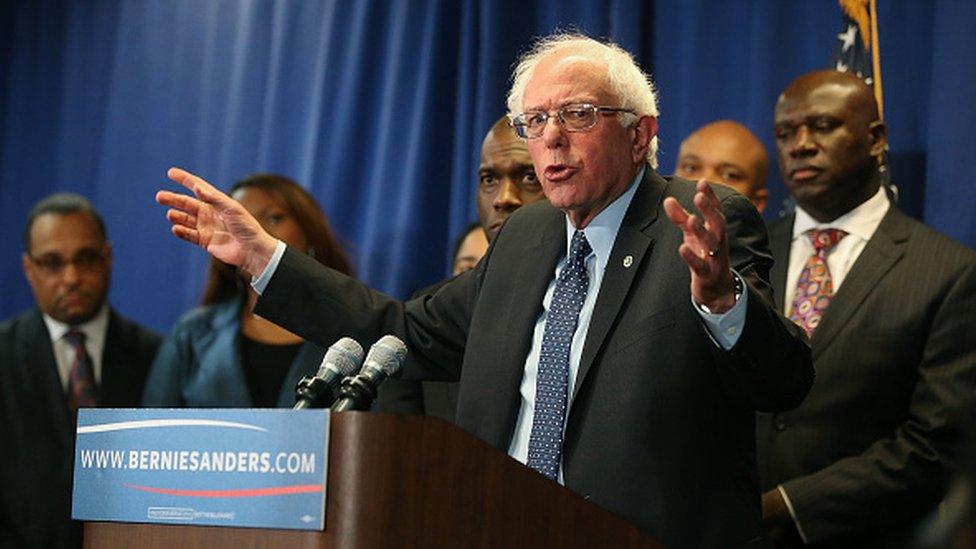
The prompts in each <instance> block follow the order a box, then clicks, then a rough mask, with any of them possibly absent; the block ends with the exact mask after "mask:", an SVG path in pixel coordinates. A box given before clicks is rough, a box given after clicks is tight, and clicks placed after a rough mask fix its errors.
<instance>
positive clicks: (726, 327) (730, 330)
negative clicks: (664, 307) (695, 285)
mask: <svg viewBox="0 0 976 549" xmlns="http://www.w3.org/2000/svg"><path fill="white" fill-rule="evenodd" d="M732 276H734V277H735V278H737V279H738V280H739V281H741V280H742V278H741V277H740V276H739V273H737V272H735V270H733V271H732ZM739 284H740V285H741V288H742V295H740V296H739V297H738V299H736V300H735V305H733V306H732V308H731V309H729V310H728V311H725V312H724V313H721V314H714V313H708V312H705V311H704V310H703V309H702V308H701V307H699V306H698V304H697V303H695V298H694V297H692V298H691V304H692V305H694V307H695V310H696V311H698V314H699V315H701V317H702V320H704V321H705V328H707V330H708V335H709V336H711V338H712V341H714V342H715V344H716V345H718V346H720V347H722V348H723V349H725V350H726V351H728V350H729V349H731V348H732V347H735V344H736V342H737V341H739V336H740V335H742V328H743V326H745V323H746V304H747V303H748V302H749V287H748V286H747V285H746V284H743V283H741V282H740V283H739Z"/></svg>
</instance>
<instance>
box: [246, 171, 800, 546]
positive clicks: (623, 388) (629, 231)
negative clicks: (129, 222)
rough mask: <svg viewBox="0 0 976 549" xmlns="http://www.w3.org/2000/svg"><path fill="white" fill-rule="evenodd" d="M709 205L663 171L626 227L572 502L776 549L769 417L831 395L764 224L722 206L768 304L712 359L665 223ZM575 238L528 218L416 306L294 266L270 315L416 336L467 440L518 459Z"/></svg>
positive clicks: (682, 540)
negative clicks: (813, 387) (767, 492)
mask: <svg viewBox="0 0 976 549" xmlns="http://www.w3.org/2000/svg"><path fill="white" fill-rule="evenodd" d="M694 192H695V191H694V185H693V184H692V183H691V182H688V181H684V180H678V179H674V180H665V179H663V178H661V177H660V176H658V175H657V174H656V173H654V172H653V171H652V170H651V169H649V168H648V170H647V175H646V176H645V178H644V181H643V182H641V183H640V187H639V189H638V190H637V192H636V194H635V196H634V199H633V202H632V203H631V205H630V208H629V209H628V211H627V213H626V215H625V217H624V220H623V223H622V225H621V228H620V231H619V233H618V235H617V238H616V241H615V243H614V246H613V250H612V252H611V256H610V260H609V263H608V265H607V270H606V273H605V275H604V279H603V283H602V287H601V289H600V294H599V296H598V298H597V301H596V306H595V309H594V311H593V317H592V320H591V322H590V325H589V330H588V333H587V338H586V342H585V344H584V348H583V352H582V359H581V361H580V365H579V373H578V375H577V381H576V386H575V387H573V392H574V400H573V403H572V407H571V409H570V411H569V418H568V422H567V426H566V433H565V444H564V458H563V473H564V478H565V483H566V486H567V487H569V488H570V489H572V490H574V491H576V492H578V493H580V494H582V495H583V496H584V497H586V498H588V499H591V500H592V501H594V502H595V503H597V504H599V505H601V506H603V507H605V508H607V509H609V510H610V511H612V512H615V513H617V514H619V515H620V516H622V517H624V518H625V519H628V520H630V521H632V522H633V523H635V524H637V525H638V526H640V527H641V528H643V529H645V530H646V531H648V532H650V533H651V534H652V535H655V536H657V537H658V538H660V539H661V540H662V541H664V542H665V543H666V544H667V545H668V546H673V547H735V546H745V545H762V544H763V543H764V540H763V526H762V523H761V520H760V509H759V492H758V481H757V478H756V469H755V446H754V435H755V422H754V413H755V410H757V409H762V410H780V409H788V408H792V407H794V406H796V405H797V404H798V403H799V402H800V401H801V400H802V398H803V396H804V395H805V394H806V392H807V391H808V390H809V387H810V384H811V382H812V377H813V371H812V368H811V363H810V357H809V348H808V347H807V345H806V343H805V342H804V341H803V340H802V339H801V338H800V337H798V335H797V334H798V329H797V328H796V327H795V326H794V325H793V324H792V323H791V322H789V321H788V320H786V319H785V318H783V316H782V315H780V314H777V313H776V312H775V311H774V310H773V308H772V306H771V305H770V303H771V302H769V301H767V298H769V285H768V282H767V280H768V279H767V275H768V270H769V268H770V266H771V259H770V257H769V254H768V252H767V251H766V233H765V227H764V225H763V223H762V220H761V219H760V218H759V216H758V214H757V213H756V211H755V209H754V208H753V207H752V205H751V204H750V203H749V202H748V201H747V200H746V199H745V198H743V197H741V196H739V195H736V194H734V193H731V191H728V190H723V189H719V188H716V192H718V193H719V196H720V198H721V199H722V201H723V207H724V209H725V212H726V216H727V218H728V220H729V223H728V228H729V235H730V242H731V244H732V246H731V252H732V263H733V265H734V267H735V268H736V269H737V271H738V272H739V273H741V274H742V276H743V278H744V279H745V280H746V281H747V283H748V284H749V292H750V296H749V300H748V308H747V320H746V323H745V328H744V331H743V333H742V335H741V337H740V339H739V341H738V343H737V344H736V346H735V347H734V348H733V349H732V350H731V351H729V352H726V351H724V350H722V349H721V348H719V347H717V346H716V345H715V344H714V343H712V342H711V340H710V339H709V336H708V335H707V332H706V330H705V328H704V326H703V324H702V320H701V318H700V316H699V315H698V313H697V312H696V311H695V310H694V307H693V305H692V303H691V297H690V294H689V291H690V290H689V285H690V278H689V277H690V275H689V272H688V267H687V266H686V265H685V264H684V263H683V262H682V260H681V258H680V257H679V255H678V252H677V249H678V246H679V244H680V243H681V240H682V235H681V231H680V230H678V229H677V228H675V227H674V226H672V224H671V223H670V222H668V220H667V217H666V216H665V215H664V212H663V208H662V202H663V200H664V198H665V197H667V196H674V197H676V198H677V199H678V200H679V201H680V202H681V203H682V204H683V205H684V206H685V208H688V209H692V208H693V206H692V198H693V196H694ZM565 235H566V231H565V215H564V214H563V213H562V212H560V211H559V210H557V209H555V208H553V207H552V206H551V205H550V204H549V203H547V202H540V203H536V204H532V205H530V206H526V207H524V208H521V209H519V210H518V211H517V212H515V213H514V214H513V215H512V217H510V218H509V219H508V221H507V222H506V224H505V226H504V227H503V228H502V230H501V232H500V233H499V234H498V236H497V237H496V239H495V241H494V242H493V243H492V246H491V248H490V249H489V251H488V254H487V255H486V256H485V258H483V259H482V261H481V262H480V263H479V265H478V267H477V268H475V269H474V270H472V271H469V272H467V273H465V274H462V275H461V276H459V277H458V278H456V279H454V280H452V281H451V282H449V283H447V284H445V285H444V286H443V287H442V288H441V289H440V290H439V291H437V292H436V293H434V294H433V295H431V296H427V297H424V298H421V299H416V300H412V301H409V302H407V303H406V304H403V303H400V302H397V301H395V300H393V299H390V298H388V297H386V296H383V295H382V294H379V293H376V292H373V291H371V290H369V289H368V288H366V287H364V286H362V285H361V284H360V283H357V282H356V281H354V280H353V279H351V278H348V277H344V276H342V275H339V274H338V273H335V272H334V271H329V270H326V269H323V268H321V267H320V266H319V265H318V264H317V263H315V262H314V261H307V260H306V259H304V258H303V257H302V256H301V254H298V253H294V252H287V253H286V254H285V256H284V258H283V260H282V262H281V264H280V265H279V267H278V270H277V271H276V273H275V274H274V276H273V277H272V279H271V281H270V283H269V285H268V287H267V289H266V291H265V292H264V295H263V296H262V298H261V299H260V300H259V301H258V306H257V312H258V313H259V314H261V315H262V316H265V317H266V318H270V319H272V320H274V321H275V322H277V323H279V324H283V325H285V326H287V327H288V328H289V329H290V330H292V331H295V332H297V333H299V334H301V335H303V336H304V337H306V338H309V339H312V340H315V341H319V342H331V341H333V340H334V339H336V338H338V337H340V336H343V335H352V336H353V337H356V338H358V339H361V340H365V341H372V340H374V339H375V338H376V337H377V336H379V335H381V334H383V333H386V332H390V333H394V334H397V335H399V336H400V337H402V338H404V339H405V341H406V342H407V344H408V346H409V349H410V355H409V358H408V362H407V364H406V365H405V374H404V376H405V377H411V378H415V379H428V380H451V379H457V378H458V377H459V376H460V396H459V403H458V414H457V423H458V425H460V426H461V427H462V428H464V429H465V430H467V431H469V432H470V433H472V434H474V435H475V436H477V437H479V438H481V439H482V440H485V441H487V442H488V443H490V444H492V445H493V446H495V447H496V448H498V449H500V450H502V451H507V450H508V447H509V444H510V443H511V440H512V435H513V432H514V428H515V422H516V417H517V415H518V411H519V404H520V396H519V385H520V383H521V380H522V375H523V369H524V363H525V357H526V355H527V353H528V351H529V347H530V345H531V341H532V332H533V326H534V325H535V323H536V320H537V319H538V317H539V315H540V313H541V307H542V298H543V294H544V293H545V291H546V288H547V286H548V285H549V283H550V281H551V280H552V278H553V273H554V269H555V266H556V264H557V263H558V261H559V260H560V259H561V258H562V257H563V256H564V255H565V251H566V236H565ZM626 256H631V257H632V262H624V257H626ZM625 265H626V266H625ZM770 299H771V298H770ZM458 364H461V365H462V367H461V369H460V371H458V367H457V365H458Z"/></svg>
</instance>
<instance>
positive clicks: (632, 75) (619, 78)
mask: <svg viewBox="0 0 976 549" xmlns="http://www.w3.org/2000/svg"><path fill="white" fill-rule="evenodd" d="M563 52H565V53H572V54H573V57H574V58H576V57H578V58H581V59H586V60H591V61H595V62H597V63H600V64H602V65H605V66H606V68H607V81H608V82H607V83H608V84H609V86H610V89H611V90H612V91H613V93H614V94H615V95H616V96H617V99H618V100H619V101H620V103H621V104H620V105H613V106H620V107H623V108H627V109H631V110H633V111H634V112H636V113H637V115H638V116H639V117H640V116H652V117H654V118H657V117H658V110H657V94H656V93H655V91H654V84H653V83H651V77H650V75H648V74H647V73H645V72H644V71H642V70H641V69H640V67H638V66H637V63H636V62H635V61H634V58H633V56H632V55H631V54H630V53H628V52H627V51H626V50H624V49H623V48H621V47H620V46H618V45H616V44H614V43H612V42H607V43H603V42H600V41H598V40H594V39H593V38H590V37H589V36H586V35H584V34H580V33H556V34H553V35H550V36H545V37H542V38H540V39H538V40H537V41H536V42H535V43H534V44H533V45H532V48H531V49H530V50H529V51H527V52H525V53H524V54H522V56H521V57H520V58H519V60H518V64H517V65H516V66H515V70H514V71H513V72H512V87H511V89H509V91H508V98H507V101H506V102H507V106H508V116H509V117H513V116H516V115H518V114H521V113H522V112H523V111H524V99H525V88H526V86H527V85H528V83H529V80H531V79H532V75H533V74H534V73H535V69H536V67H537V66H538V65H539V61H541V60H542V59H543V58H545V57H548V56H550V55H552V54H555V53H563ZM624 116H626V115H624ZM630 118H633V117H630ZM622 120H623V119H622ZM635 121H636V120H635ZM657 144H658V143H657V136H654V137H653V138H651V142H650V145H649V146H648V148H647V162H648V164H650V165H651V167H652V168H657Z"/></svg>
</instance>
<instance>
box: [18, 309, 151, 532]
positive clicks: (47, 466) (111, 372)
mask: <svg viewBox="0 0 976 549" xmlns="http://www.w3.org/2000/svg"><path fill="white" fill-rule="evenodd" d="M159 342H160V339H159V336H157V335H156V334H154V333H151V332H149V331H147V330H145V329H143V328H141V327H140V326H138V325H136V324H135V323H133V322H130V321H128V320H126V319H125V318H122V317H121V316H120V315H118V314H117V313H116V312H115V311H111V312H110V316H109V322H108V332H107V334H106V337H105V350H104V354H103V355H102V374H101V382H100V383H101V384H100V387H99V398H100V400H101V402H100V405H101V406H103V407H107V408H118V407H136V406H139V400H140V398H141V396H142V389H143V384H144V383H145V380H146V375H147V373H148V371H149V365H150V364H151V363H152V360H153V356H154V355H155V354H156V349H157V347H159ZM0 440H2V441H3V450H2V452H0V454H2V457H0V460H2V461H0V486H2V494H0V547H80V546H81V525H80V523H75V522H73V521H72V520H71V519H70V517H71V477H72V470H73V468H74V425H73V420H72V418H71V413H70V412H69V410H68V405H67V400H66V397H65V393H64V389H63V388H62V385H61V379H60V377H59V376H58V368H57V364H56V362H55V360H54V352H53V350H52V349H51V338H50V335H49V334H48V331H47V326H46V325H45V324H44V319H43V318H42V317H41V313H40V312H39V311H37V310H32V311H28V312H26V313H23V314H21V315H19V316H17V317H14V318H12V319H10V320H8V321H6V322H4V323H3V324H2V325H0Z"/></svg>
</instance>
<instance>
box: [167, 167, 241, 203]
mask: <svg viewBox="0 0 976 549" xmlns="http://www.w3.org/2000/svg"><path fill="white" fill-rule="evenodd" d="M166 176H167V177H169V178H170V179H172V180H173V181H175V182H177V183H179V184H180V185H183V186H184V187H186V188H187V189H189V190H191V191H193V194H195V195H196V196H197V198H199V199H200V200H202V201H203V202H206V203H207V204H210V205H212V206H215V207H217V208H220V209H223V208H226V207H227V206H228V204H232V203H233V202H234V200H233V199H232V198H231V197H229V196H227V195H226V194H224V193H222V192H220V191H219V190H217V188H216V187H214V186H213V185H211V184H210V183H207V182H206V180H204V179H203V178H202V177H199V176H197V175H194V174H192V173H190V172H188V171H186V170H183V169H180V168H170V169H169V170H167V171H166Z"/></svg>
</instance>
